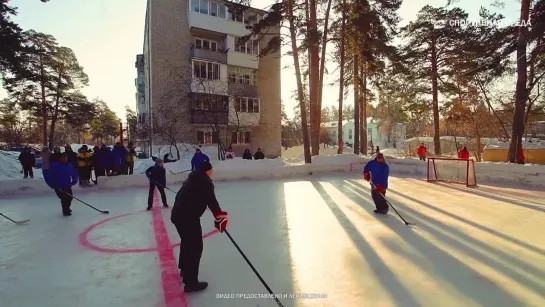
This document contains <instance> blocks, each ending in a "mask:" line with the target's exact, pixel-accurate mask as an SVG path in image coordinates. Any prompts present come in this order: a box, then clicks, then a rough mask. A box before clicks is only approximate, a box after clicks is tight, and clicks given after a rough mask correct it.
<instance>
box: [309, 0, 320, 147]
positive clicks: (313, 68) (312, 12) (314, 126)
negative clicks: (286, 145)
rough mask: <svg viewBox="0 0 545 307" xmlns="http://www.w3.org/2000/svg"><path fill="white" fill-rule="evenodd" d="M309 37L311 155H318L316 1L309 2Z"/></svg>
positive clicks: (318, 60)
mask: <svg viewBox="0 0 545 307" xmlns="http://www.w3.org/2000/svg"><path fill="white" fill-rule="evenodd" d="M309 28H310V31H309V35H310V39H309V42H310V46H309V53H310V63H309V67H310V72H311V74H310V76H309V103H310V106H311V108H310V110H311V114H310V116H311V125H310V129H311V133H312V155H313V156H317V155H319V154H320V111H319V106H318V87H319V80H318V77H319V75H318V73H317V72H319V70H320V58H319V51H320V50H319V46H318V42H319V37H318V21H317V17H316V0H309Z"/></svg>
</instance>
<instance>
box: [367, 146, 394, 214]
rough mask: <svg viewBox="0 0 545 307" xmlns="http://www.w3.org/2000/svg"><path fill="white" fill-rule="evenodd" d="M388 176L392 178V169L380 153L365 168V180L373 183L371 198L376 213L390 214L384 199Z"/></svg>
mask: <svg viewBox="0 0 545 307" xmlns="http://www.w3.org/2000/svg"><path fill="white" fill-rule="evenodd" d="M388 176H390V167H389V166H388V164H386V160H385V159H384V155H383V154H382V153H378V154H377V157H376V158H375V159H374V160H371V161H369V162H367V164H365V167H364V168H363V178H364V179H365V180H367V181H369V182H370V183H371V197H372V198H373V201H374V202H375V206H376V209H375V211H374V212H375V213H380V214H386V213H388V210H389V206H388V203H387V202H386V199H385V198H384V197H385V196H386V189H388Z"/></svg>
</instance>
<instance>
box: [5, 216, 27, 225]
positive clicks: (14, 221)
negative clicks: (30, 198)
mask: <svg viewBox="0 0 545 307" xmlns="http://www.w3.org/2000/svg"><path fill="white" fill-rule="evenodd" d="M0 215H1V216H2V217H4V218H6V219H8V220H10V221H12V222H13V223H15V224H17V225H22V224H26V223H28V222H30V220H29V219H26V220H22V221H16V220H12V219H10V218H9V217H7V216H5V215H3V214H2V213H0Z"/></svg>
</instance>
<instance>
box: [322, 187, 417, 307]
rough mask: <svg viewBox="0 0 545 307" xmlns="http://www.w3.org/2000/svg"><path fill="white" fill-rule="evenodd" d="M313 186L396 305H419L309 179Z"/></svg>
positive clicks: (334, 205)
mask: <svg viewBox="0 0 545 307" xmlns="http://www.w3.org/2000/svg"><path fill="white" fill-rule="evenodd" d="M311 182H312V185H313V186H314V188H315V189H316V190H317V191H318V193H319V194H320V196H321V197H322V199H323V200H324V202H325V203H326V204H327V206H328V207H329V209H330V210H331V212H332V213H333V214H334V215H335V217H336V218H337V220H339V223H340V224H341V225H343V227H344V229H345V231H346V233H347V234H348V236H349V237H350V239H351V240H352V241H353V242H354V245H356V246H357V248H358V250H359V252H360V253H361V254H362V256H364V257H365V258H366V259H367V261H368V263H369V266H370V267H371V269H372V270H373V271H374V273H375V276H376V277H377V278H378V279H379V280H380V282H381V283H382V285H383V287H384V289H386V290H388V291H389V293H390V294H391V296H392V298H393V299H395V300H396V302H397V304H396V305H397V306H421V305H420V304H419V303H418V302H417V301H416V300H415V298H414V297H413V295H412V294H411V293H410V292H409V291H408V290H407V289H406V288H405V286H404V285H403V284H402V283H401V281H400V280H399V279H398V278H397V276H396V275H394V273H393V272H392V271H391V270H390V269H389V268H388V267H387V266H386V264H385V263H384V261H383V260H382V259H381V258H380V256H379V255H378V254H377V253H376V252H375V250H374V249H373V247H372V246H371V245H369V243H367V242H366V240H365V239H364V237H363V236H362V235H361V233H359V232H358V231H357V228H356V227H355V226H354V224H353V223H352V222H351V221H350V220H349V219H348V217H347V216H346V215H345V214H344V212H342V210H341V209H339V207H338V206H337V204H336V203H335V201H334V200H333V199H332V198H331V196H329V194H328V193H327V192H326V191H325V189H324V188H323V187H322V186H321V185H320V183H319V182H317V181H314V180H313V181H311Z"/></svg>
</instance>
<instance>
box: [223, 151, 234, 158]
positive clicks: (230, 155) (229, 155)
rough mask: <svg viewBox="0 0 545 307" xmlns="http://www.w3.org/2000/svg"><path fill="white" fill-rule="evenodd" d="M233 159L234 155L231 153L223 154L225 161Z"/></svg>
mask: <svg viewBox="0 0 545 307" xmlns="http://www.w3.org/2000/svg"><path fill="white" fill-rule="evenodd" d="M234 157H235V153H234V152H232V151H226V152H225V159H233V158H234Z"/></svg>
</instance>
